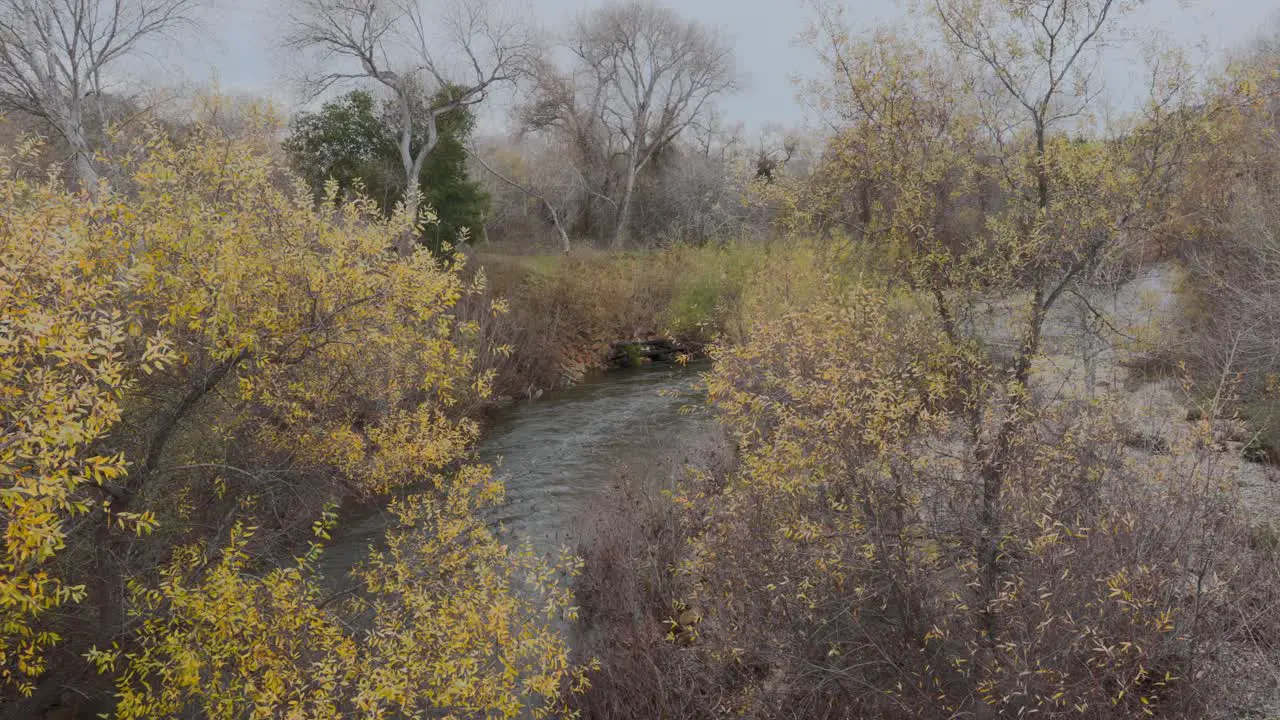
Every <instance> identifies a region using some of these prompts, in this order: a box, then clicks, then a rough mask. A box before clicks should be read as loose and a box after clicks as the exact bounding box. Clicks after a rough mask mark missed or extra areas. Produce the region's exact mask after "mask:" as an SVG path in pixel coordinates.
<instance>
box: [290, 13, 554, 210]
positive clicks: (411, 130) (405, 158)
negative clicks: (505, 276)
mask: <svg viewBox="0 0 1280 720" xmlns="http://www.w3.org/2000/svg"><path fill="white" fill-rule="evenodd" d="M292 10H293V14H292V19H291V25H292V31H291V33H290V35H289V37H288V43H289V45H290V46H292V47H294V48H297V49H299V50H306V51H313V52H315V53H316V54H317V57H316V58H315V59H316V60H317V63H318V64H317V66H318V67H320V68H323V69H322V70H320V71H319V72H317V73H316V74H314V75H313V76H312V77H310V78H309V79H308V81H307V84H308V88H309V90H310V91H311V92H312V93H313V94H319V93H322V92H324V91H325V90H327V89H329V88H330V87H332V86H333V85H335V84H337V83H343V82H359V81H373V82H375V83H377V84H379V85H381V86H382V87H383V88H384V89H385V90H387V91H388V92H389V93H390V95H391V97H392V98H393V100H394V102H395V104H396V106H397V108H398V109H399V115H400V121H399V123H400V127H399V128H398V130H399V134H400V138H399V148H400V161H401V163H402V166H403V170H404V175H405V186H406V188H408V191H407V192H408V193H409V197H410V202H411V203H416V200H412V198H416V197H417V196H418V194H419V193H418V191H419V188H418V177H419V175H420V173H421V170H422V165H423V163H424V162H425V161H426V158H427V156H428V155H429V154H430V153H431V151H432V150H433V149H435V147H436V145H437V143H438V142H439V140H440V133H439V130H438V128H437V121H438V119H439V118H440V116H442V115H444V114H446V113H448V112H450V111H452V110H456V109H458V108H460V107H464V106H468V105H474V104H476V103H479V102H481V101H483V100H484V99H485V98H486V97H487V96H488V95H489V94H490V92H491V91H492V90H494V89H495V88H496V87H498V86H500V85H503V84H508V83H512V82H515V81H516V80H517V79H519V78H520V77H522V76H523V75H524V74H526V73H527V72H528V70H529V68H530V65H531V61H532V60H533V58H534V57H536V50H537V47H536V45H535V43H534V42H533V40H532V38H531V36H530V35H529V32H528V29H527V28H528V26H527V25H526V24H523V23H520V22H518V21H516V20H514V19H512V18H509V17H506V16H504V15H503V13H501V12H499V11H500V10H501V8H498V7H495V4H494V3H493V2H490V1H489V0H444V1H443V3H442V5H441V6H439V7H436V6H428V5H427V4H424V3H423V2H422V0H294V3H293V7H292Z"/></svg>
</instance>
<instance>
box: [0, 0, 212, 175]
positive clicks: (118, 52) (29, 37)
mask: <svg viewBox="0 0 1280 720" xmlns="http://www.w3.org/2000/svg"><path fill="white" fill-rule="evenodd" d="M196 3H197V0H3V2H0V101H2V102H3V103H4V104H5V105H7V106H9V107H11V108H17V109H20V110H23V111H26V112H28V113H31V114H32V115H35V116H37V117H39V118H42V119H44V120H45V121H47V122H48V123H49V124H50V125H51V126H53V127H54V128H55V129H56V130H57V131H58V133H60V134H61V135H62V136H63V138H64V139H65V140H66V141H67V144H68V145H69V146H70V149H71V152H72V153H73V155H74V160H73V162H74V166H75V171H76V177H77V179H78V181H79V182H80V184H81V185H82V186H84V187H87V188H90V189H91V188H92V187H94V186H95V185H96V183H97V178H98V174H97V171H96V170H95V169H94V167H93V158H92V150H91V148H90V147H89V141H88V139H87V137H86V131H85V112H86V108H87V103H88V102H89V101H90V100H93V99H99V98H101V94H102V87H103V75H104V73H106V72H107V71H108V69H109V68H110V67H111V66H112V65H113V64H115V63H116V62H117V61H119V60H120V59H121V58H123V57H125V56H127V55H129V54H130V53H132V52H134V51H136V50H137V47H138V45H139V44H140V43H141V42H143V41H144V40H145V39H147V38H148V37H150V36H153V35H158V34H161V33H164V32H167V31H169V30H172V29H173V28H174V27H175V26H177V25H179V24H181V23H183V22H185V21H187V20H188V19H189V12H190V11H191V10H192V9H194V7H195V5H196Z"/></svg>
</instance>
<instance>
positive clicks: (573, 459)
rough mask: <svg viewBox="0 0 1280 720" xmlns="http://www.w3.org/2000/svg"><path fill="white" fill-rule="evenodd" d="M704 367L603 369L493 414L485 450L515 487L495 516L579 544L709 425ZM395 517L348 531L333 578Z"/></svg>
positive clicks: (522, 533)
mask: <svg viewBox="0 0 1280 720" xmlns="http://www.w3.org/2000/svg"><path fill="white" fill-rule="evenodd" d="M705 369H706V366H705V365H699V364H691V365H690V366H688V367H681V366H679V365H648V366H642V367H639V368H633V369H629V370H616V371H612V372H607V373H599V374H596V375H594V376H591V377H589V378H587V379H586V380H585V381H584V382H582V383H580V384H578V385H575V386H574V387H572V388H569V389H566V390H561V391H557V392H554V393H550V394H548V395H546V396H544V397H542V398H541V399H538V400H533V401H520V402H517V403H515V404H513V405H510V406H508V407H506V408H504V409H502V410H500V411H498V412H497V413H495V414H494V415H492V416H491V417H490V419H489V421H488V422H487V423H486V424H485V429H484V434H483V438H482V440H481V442H480V444H479V446H478V447H477V451H478V453H479V457H480V460H481V461H482V462H485V463H489V464H491V465H492V466H493V468H494V473H495V474H496V476H497V477H498V478H500V479H502V481H503V483H504V484H505V485H506V490H507V499H506V502H504V503H503V504H502V505H501V506H499V507H496V508H493V509H492V510H491V511H490V513H489V520H490V521H491V522H492V523H493V525H494V526H495V527H497V528H500V529H501V532H502V536H503V538H504V540H506V541H508V542H511V543H513V544H515V543H520V542H523V541H529V542H530V543H532V544H533V546H534V548H535V549H537V550H538V551H539V552H542V553H552V552H555V551H556V550H558V549H560V548H562V547H569V548H570V549H572V548H573V546H574V543H575V542H576V540H577V535H578V534H579V533H580V532H581V531H582V530H583V529H584V528H585V527H586V525H587V523H588V515H589V511H590V509H591V506H592V504H593V502H594V501H598V500H599V499H601V498H602V497H603V496H604V495H605V494H607V493H608V492H609V491H610V490H611V489H614V488H616V487H617V486H618V485H619V484H620V483H621V482H623V481H624V480H626V479H627V478H633V477H636V476H639V477H642V478H657V477H658V476H659V475H660V474H661V473H663V472H670V471H671V470H672V469H673V468H675V467H676V464H677V463H680V462H681V461H682V460H683V458H681V457H680V454H681V453H682V452H686V451H688V450H690V449H691V447H692V445H691V441H692V440H694V439H695V438H697V437H698V436H701V435H703V434H704V433H705V431H706V429H707V428H708V420H707V419H706V416H705V415H704V414H703V413H701V412H697V411H696V410H697V409H698V408H699V407H700V406H701V405H702V400H703V395H702V392H701V391H700V389H699V387H700V383H699V381H698V374H699V373H700V372H701V371H704V370H705ZM691 411H692V412H691ZM655 482H656V480H655ZM656 491H657V490H656V488H655V492H656ZM388 521H389V518H388V517H387V513H386V512H376V513H373V514H371V515H369V516H367V517H364V518H362V519H360V520H359V521H357V522H354V523H353V524H351V525H349V526H347V527H344V528H340V529H339V532H338V533H337V535H336V537H335V542H334V544H333V545H332V546H331V547H330V548H329V549H328V550H327V551H326V552H325V555H324V559H323V560H322V570H323V572H324V574H325V575H326V576H328V577H329V578H330V579H331V581H336V580H338V579H340V577H341V576H342V575H343V574H345V572H344V571H345V570H346V569H349V568H350V567H351V566H352V565H353V564H355V563H356V562H357V561H358V560H359V559H360V558H362V557H363V556H364V554H365V552H366V550H367V549H368V547H369V546H370V544H372V543H376V542H377V541H378V539H379V538H380V537H381V536H382V534H383V531H384V530H385V529H386V527H387V523H388Z"/></svg>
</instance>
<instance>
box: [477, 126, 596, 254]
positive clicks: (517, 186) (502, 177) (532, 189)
mask: <svg viewBox="0 0 1280 720" xmlns="http://www.w3.org/2000/svg"><path fill="white" fill-rule="evenodd" d="M467 154H468V155H470V156H471V159H473V160H475V161H476V163H478V164H479V165H480V167H482V168H484V170H485V171H486V172H488V173H489V174H490V175H492V176H493V177H494V178H496V179H497V180H498V181H499V182H501V183H502V184H503V185H506V186H507V187H510V188H512V189H513V190H516V191H517V192H519V193H521V194H523V195H527V196H529V197H531V198H533V199H534V200H537V201H538V202H539V203H541V204H542V206H543V207H545V208H546V209H547V214H549V215H550V216H551V224H552V225H553V226H555V229H556V234H557V235H558V236H559V237H560V250H561V251H562V252H564V253H566V254H567V253H568V252H569V251H570V250H571V249H572V243H571V242H570V241H569V233H568V232H567V231H566V230H565V228H564V223H563V222H562V221H561V218H560V211H559V210H557V209H556V203H554V202H552V200H551V199H550V197H549V195H548V194H547V193H546V192H544V191H542V190H539V189H538V188H537V187H536V186H534V185H532V184H530V183H525V182H521V181H519V180H517V179H515V178H513V177H511V176H509V175H507V174H506V173H503V172H502V171H500V170H498V169H496V168H494V167H493V165H491V164H490V163H489V162H487V161H486V160H485V159H484V157H483V156H482V155H481V153H480V152H479V151H478V150H476V149H475V148H468V149H467Z"/></svg>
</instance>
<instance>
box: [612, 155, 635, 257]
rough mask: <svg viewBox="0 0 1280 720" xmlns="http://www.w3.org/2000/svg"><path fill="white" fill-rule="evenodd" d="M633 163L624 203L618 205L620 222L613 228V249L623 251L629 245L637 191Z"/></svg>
mask: <svg viewBox="0 0 1280 720" xmlns="http://www.w3.org/2000/svg"><path fill="white" fill-rule="evenodd" d="M637 174H638V171H637V170H636V169H635V163H634V162H633V163H632V164H631V166H630V167H629V168H628V170H627V184H626V186H625V187H624V188H623V190H622V202H621V203H619V204H618V220H617V224H616V225H615V226H614V228H613V245H612V247H613V249H614V250H621V249H622V248H623V246H625V245H626V244H627V225H628V224H630V220H631V196H632V195H633V194H634V193H635V189H636V175H637Z"/></svg>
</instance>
